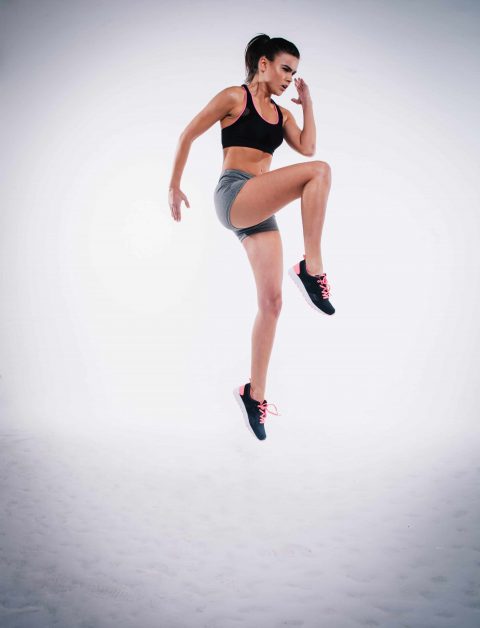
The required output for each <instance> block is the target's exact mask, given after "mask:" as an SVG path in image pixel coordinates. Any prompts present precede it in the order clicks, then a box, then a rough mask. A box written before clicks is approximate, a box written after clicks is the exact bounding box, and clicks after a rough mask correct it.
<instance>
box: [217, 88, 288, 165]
mask: <svg viewBox="0 0 480 628" xmlns="http://www.w3.org/2000/svg"><path fill="white" fill-rule="evenodd" d="M242 87H243V88H244V89H245V98H244V107H243V111H242V113H241V114H240V115H239V116H238V118H237V119H236V120H235V122H233V123H232V124H229V125H228V126H226V127H225V128H223V129H222V146H223V148H226V147H227V146H248V147H249V148H258V149H259V150H263V151H264V152H266V153H270V155H273V151H274V150H275V149H276V148H278V147H279V146H280V144H281V143H282V142H283V126H282V125H283V116H282V112H281V110H280V107H279V106H278V105H277V103H276V102H275V101H274V100H272V99H271V98H270V100H271V101H272V102H273V104H274V105H275V107H276V109H277V112H278V121H277V122H273V123H271V122H268V121H267V120H265V118H263V117H262V116H261V115H260V113H259V112H258V111H257V108H256V107H255V103H254V102H253V99H252V95H251V93H250V90H249V89H248V87H247V85H246V84H245V83H243V84H242Z"/></svg>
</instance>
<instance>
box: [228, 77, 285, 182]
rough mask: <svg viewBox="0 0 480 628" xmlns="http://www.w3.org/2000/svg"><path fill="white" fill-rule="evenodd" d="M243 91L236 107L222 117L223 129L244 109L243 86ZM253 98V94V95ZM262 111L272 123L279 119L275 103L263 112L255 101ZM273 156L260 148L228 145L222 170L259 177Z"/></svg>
mask: <svg viewBox="0 0 480 628" xmlns="http://www.w3.org/2000/svg"><path fill="white" fill-rule="evenodd" d="M240 90H241V92H239V104H238V106H237V107H235V109H232V110H231V111H230V113H229V114H228V115H227V116H225V118H222V120H221V121H220V127H221V128H222V129H223V128H225V127H227V126H230V124H233V123H234V122H235V121H236V120H237V118H238V116H239V115H240V114H241V113H242V111H243V109H244V104H245V101H244V96H243V92H244V90H243V87H241V88H240ZM252 99H253V96H252ZM253 104H254V105H255V107H256V109H257V111H258V112H259V113H260V115H261V116H262V117H263V118H264V119H265V120H266V121H267V122H270V124H274V123H275V122H276V121H277V120H278V112H277V110H276V108H275V105H274V104H272V105H271V107H269V108H268V111H267V110H265V111H263V112H262V110H261V108H260V106H259V105H258V104H257V103H255V101H254V103H253ZM285 122H286V117H285V115H284V116H283V125H284V126H285ZM272 157H273V155H271V154H270V153H266V152H264V151H263V150H259V149H258V148H250V147H248V146H228V147H227V148H224V149H223V166H222V171H223V170H227V169H228V168H233V169H235V170H243V171H244V172H249V173H250V174H253V175H254V176H256V177H258V175H260V174H263V173H264V172H269V170H270V164H271V163H272Z"/></svg>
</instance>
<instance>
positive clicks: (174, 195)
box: [168, 187, 190, 221]
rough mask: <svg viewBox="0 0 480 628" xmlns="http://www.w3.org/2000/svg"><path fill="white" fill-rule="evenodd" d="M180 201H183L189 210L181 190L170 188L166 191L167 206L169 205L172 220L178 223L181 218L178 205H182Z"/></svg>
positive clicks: (186, 199)
mask: <svg viewBox="0 0 480 628" xmlns="http://www.w3.org/2000/svg"><path fill="white" fill-rule="evenodd" d="M182 201H185V205H186V206H187V207H188V208H189V209H190V203H189V202H188V198H187V197H186V196H185V194H184V193H183V192H182V190H181V189H180V188H178V187H171V188H170V189H169V190H168V204H169V205H170V210H171V212H172V218H173V220H178V221H179V220H181V218H182V214H181V212H180V205H181V204H182Z"/></svg>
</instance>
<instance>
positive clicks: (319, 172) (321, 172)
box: [310, 160, 332, 178]
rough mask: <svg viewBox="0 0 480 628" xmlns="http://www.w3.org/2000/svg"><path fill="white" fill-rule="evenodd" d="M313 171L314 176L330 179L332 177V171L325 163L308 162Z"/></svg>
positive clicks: (317, 161)
mask: <svg viewBox="0 0 480 628" xmlns="http://www.w3.org/2000/svg"><path fill="white" fill-rule="evenodd" d="M310 164H311V166H312V170H313V174H314V176H317V177H324V178H330V177H331V175H332V169H331V168H330V164H329V163H327V162H326V161H319V160H315V161H311V162H310Z"/></svg>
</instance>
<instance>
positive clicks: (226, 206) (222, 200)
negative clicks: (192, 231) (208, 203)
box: [213, 168, 279, 242]
mask: <svg viewBox="0 0 480 628" xmlns="http://www.w3.org/2000/svg"><path fill="white" fill-rule="evenodd" d="M254 176H255V175H254V174H250V173H249V172H245V171H244V170H237V169H235V168H227V169H226V170H224V171H223V172H222V174H221V175H220V179H219V180H218V183H217V187H216V188H215V191H214V193H213V201H214V203H215V209H216V210H217V216H218V219H219V220H220V222H221V223H222V225H223V226H224V227H226V228H227V229H230V230H231V231H233V232H234V233H235V234H236V236H237V237H238V239H239V240H240V242H241V241H242V240H244V239H245V238H246V237H247V236H249V235H251V234H252V233H258V232H259V231H278V230H279V229H278V225H277V221H276V219H275V215H273V216H269V218H267V219H266V220H264V221H263V222H259V223H258V224H257V225H252V226H251V227H244V228H242V229H237V227H234V226H233V225H232V223H231V222H230V208H231V207H232V205H233V201H234V200H235V198H236V196H237V194H238V193H239V192H240V190H241V189H242V187H243V186H244V185H245V183H246V182H247V181H248V179H251V178H252V177H254Z"/></svg>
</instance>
